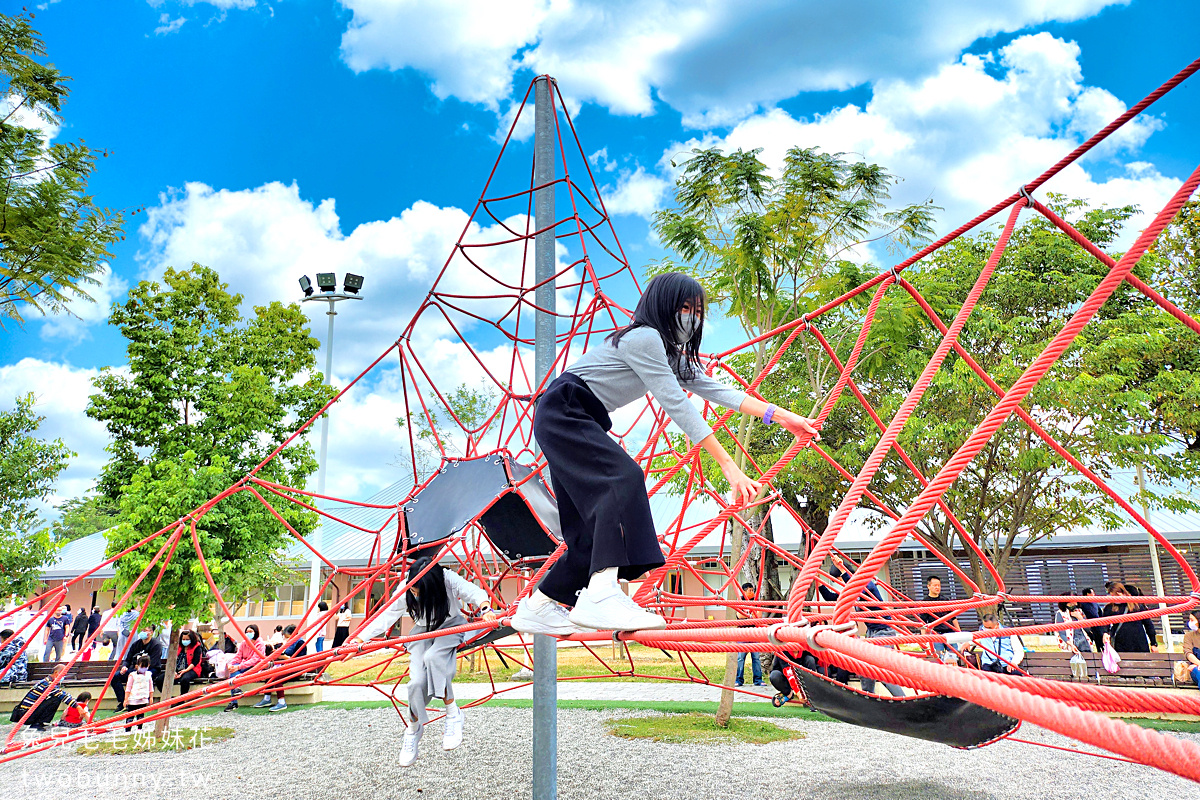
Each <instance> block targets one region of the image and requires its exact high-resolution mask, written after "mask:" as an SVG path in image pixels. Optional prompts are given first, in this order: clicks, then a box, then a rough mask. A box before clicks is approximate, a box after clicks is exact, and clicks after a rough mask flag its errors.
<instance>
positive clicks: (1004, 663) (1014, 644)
mask: <svg viewBox="0 0 1200 800" xmlns="http://www.w3.org/2000/svg"><path fill="white" fill-rule="evenodd" d="M999 628H1000V620H998V619H997V618H996V615H995V614H984V615H983V628H981V630H985V631H996V630H999ZM976 641H977V643H978V647H979V668H980V669H985V670H987V671H988V672H998V673H1000V674H1001V675H1023V674H1024V673H1023V672H1021V670H1020V669H1019V667H1020V666H1021V662H1022V661H1024V660H1025V645H1023V644H1021V637H1020V636H1016V635H1015V634H1014V635H1012V636H1003V635H995V636H985V637H982V638H980V639H978V640H976Z"/></svg>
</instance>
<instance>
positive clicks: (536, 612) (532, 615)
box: [509, 597, 591, 636]
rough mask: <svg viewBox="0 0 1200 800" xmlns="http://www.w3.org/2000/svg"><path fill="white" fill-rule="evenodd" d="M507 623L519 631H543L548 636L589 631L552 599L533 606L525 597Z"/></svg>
mask: <svg viewBox="0 0 1200 800" xmlns="http://www.w3.org/2000/svg"><path fill="white" fill-rule="evenodd" d="M509 624H510V625H512V626H513V629H514V630H518V631H520V632H521V633H545V634H549V635H550V636H570V635H571V634H573V633H591V631H590V630H589V629H587V628H581V627H580V626H578V625H576V624H575V623H574V622H573V621H572V620H571V619H570V617H569V616H568V613H567V610H566V609H565V608H563V607H562V606H561V605H559V604H558V603H556V602H554V601H553V600H551V601H549V602H548V603H543V604H542V605H541V607H540V608H534V607H533V605H532V604H531V603H530V602H529V598H528V597H526V598H525V599H524V600H522V601H521V602H520V603H519V604H518V605H517V613H515V614H513V616H512V619H511V620H509Z"/></svg>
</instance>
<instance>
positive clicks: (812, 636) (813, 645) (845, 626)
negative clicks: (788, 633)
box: [804, 622, 858, 653]
mask: <svg viewBox="0 0 1200 800" xmlns="http://www.w3.org/2000/svg"><path fill="white" fill-rule="evenodd" d="M857 630H858V623H857V622H842V623H839V624H837V625H813V626H811V627H809V628H808V629H807V630H805V631H804V638H805V639H806V641H807V643H808V649H809V650H811V651H812V652H814V653H821V652H824V651H825V650H828V649H829V648H827V647H822V646H821V645H819V644H817V634H818V633H820V632H821V631H833V632H834V633H851V632H857Z"/></svg>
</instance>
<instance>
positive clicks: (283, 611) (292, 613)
mask: <svg viewBox="0 0 1200 800" xmlns="http://www.w3.org/2000/svg"><path fill="white" fill-rule="evenodd" d="M307 590H308V587H307V586H305V585H304V584H303V583H293V584H290V585H285V586H280V587H278V588H276V589H275V616H277V617H302V616H304V596H305V593H306V591H307Z"/></svg>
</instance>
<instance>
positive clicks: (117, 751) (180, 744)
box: [75, 726, 233, 756]
mask: <svg viewBox="0 0 1200 800" xmlns="http://www.w3.org/2000/svg"><path fill="white" fill-rule="evenodd" d="M231 736H233V728H225V727H216V726H214V727H199V728H172V729H171V730H168V731H167V732H166V734H165V735H164V736H163V738H162V739H161V740H159V739H155V738H154V729H153V728H150V729H148V730H146V731H131V732H130V733H123V734H120V735H118V736H117V737H115V738H113V739H106V740H104V741H99V740H95V741H89V742H85V743H84V744H81V745H79V747H77V748H75V752H76V753H78V754H79V755H81V756H119V755H130V754H132V753H150V752H156V753H157V752H163V751H169V752H182V751H184V750H191V749H193V748H196V747H207V746H208V745H211V744H216V743H217V742H223V741H225V740H226V739H228V738H230V737H231Z"/></svg>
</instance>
